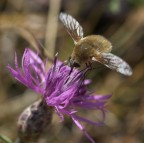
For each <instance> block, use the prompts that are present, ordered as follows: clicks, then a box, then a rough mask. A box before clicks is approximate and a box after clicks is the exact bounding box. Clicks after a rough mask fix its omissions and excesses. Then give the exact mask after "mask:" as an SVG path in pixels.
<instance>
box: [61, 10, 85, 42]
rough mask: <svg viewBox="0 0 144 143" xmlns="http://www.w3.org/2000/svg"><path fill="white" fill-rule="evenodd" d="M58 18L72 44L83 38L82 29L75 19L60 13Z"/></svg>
mask: <svg viewBox="0 0 144 143" xmlns="http://www.w3.org/2000/svg"><path fill="white" fill-rule="evenodd" d="M59 18H60V20H61V22H62V23H63V24H64V26H65V27H66V29H67V31H68V33H69V34H70V36H71V37H72V39H73V40H74V42H77V41H79V40H80V39H81V38H83V28H82V27H81V25H80V24H79V23H78V21H76V19H74V18H73V17H72V16H70V15H68V14H66V13H60V16H59Z"/></svg>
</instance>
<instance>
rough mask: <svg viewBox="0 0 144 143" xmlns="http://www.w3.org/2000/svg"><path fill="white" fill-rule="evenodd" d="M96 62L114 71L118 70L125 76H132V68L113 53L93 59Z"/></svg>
mask: <svg viewBox="0 0 144 143" xmlns="http://www.w3.org/2000/svg"><path fill="white" fill-rule="evenodd" d="M92 60H94V61H98V62H100V63H102V64H104V65H105V66H107V67H108V68H110V69H112V70H116V71H117V72H120V73H122V74H124V75H127V76H131V75H132V69H131V67H130V66H129V65H128V64H127V63H126V62H125V61H124V60H122V59H121V58H120V57H118V56H116V55H113V54H112V53H102V54H101V56H100V57H99V58H94V57H93V58H92Z"/></svg>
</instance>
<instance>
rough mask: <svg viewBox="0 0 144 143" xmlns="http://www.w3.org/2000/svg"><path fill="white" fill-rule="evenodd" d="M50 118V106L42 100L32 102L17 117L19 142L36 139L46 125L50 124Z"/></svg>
mask: <svg viewBox="0 0 144 143" xmlns="http://www.w3.org/2000/svg"><path fill="white" fill-rule="evenodd" d="M51 119H52V108H51V107H49V106H47V104H46V103H45V102H44V101H43V100H39V101H36V102H34V103H33V104H32V105H30V106H29V107H28V108H26V109H25V110H24V111H23V112H22V114H21V115H20V117H19V119H18V123H17V125H18V138H19V143H20V142H23V143H24V142H31V141H37V140H38V138H39V137H40V135H41V133H42V132H43V131H44V129H45V128H46V126H48V125H50V124H51Z"/></svg>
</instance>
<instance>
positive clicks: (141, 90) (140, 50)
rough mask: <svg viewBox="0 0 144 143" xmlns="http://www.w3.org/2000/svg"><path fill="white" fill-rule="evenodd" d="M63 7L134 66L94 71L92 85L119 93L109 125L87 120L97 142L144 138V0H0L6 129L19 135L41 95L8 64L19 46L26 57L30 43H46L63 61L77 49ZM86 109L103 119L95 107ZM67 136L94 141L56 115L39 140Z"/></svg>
mask: <svg viewBox="0 0 144 143" xmlns="http://www.w3.org/2000/svg"><path fill="white" fill-rule="evenodd" d="M61 11H62V12H66V13H69V14H70V15H72V16H73V17H75V18H76V19H77V20H78V21H79V23H80V24H81V25H82V27H83V29H84V34H85V35H91V34H98V35H103V36H105V37H106V38H107V39H109V40H110V41H111V42H112V44H113V50H112V53H114V54H116V55H118V56H120V57H121V58H123V59H124V60H126V61H127V62H128V63H129V64H130V65H131V67H132V69H133V75H132V76H131V77H125V76H123V75H121V74H119V73H117V72H115V71H112V70H110V69H108V68H106V67H104V66H103V65H101V64H98V63H95V67H96V69H95V70H93V71H92V72H91V73H90V74H89V77H88V78H92V79H93V81H92V84H91V86H90V87H89V88H90V90H92V91H96V93H98V94H113V97H112V98H111V100H110V101H109V102H108V104H107V108H108V110H109V112H107V117H106V121H105V126H103V127H93V126H91V125H86V128H87V131H88V133H89V134H90V135H91V136H92V137H93V138H94V140H95V141H96V142H97V143H108V142H109V143H144V0H79V1H78V0H61V1H60V0H0V110H1V111H0V134H1V135H5V136H7V137H9V138H10V139H11V140H13V141H14V140H15V139H16V136H17V131H16V121H17V118H18V116H19V114H20V113H21V112H22V111H23V109H24V108H25V107H27V106H28V105H30V104H31V103H33V102H34V101H35V100H37V99H38V98H39V96H38V95H36V94H35V93H34V92H33V91H31V90H29V89H27V88H26V87H25V86H23V85H21V84H19V83H18V82H17V81H16V80H15V79H14V78H13V77H12V76H11V75H10V73H9V72H8V70H7V69H6V66H7V64H8V63H9V64H11V65H14V51H15V50H16V51H17V53H18V56H19V58H21V56H22V53H23V51H24V48H26V47H31V48H32V49H34V50H38V45H40V43H41V44H42V45H44V46H43V47H45V48H46V51H44V54H45V55H47V56H49V57H51V59H52V58H53V56H54V54H55V53H56V52H58V53H59V59H60V60H62V61H64V60H66V59H67V58H68V57H69V55H70V54H71V52H72V49H73V46H74V44H73V41H72V39H71V38H70V36H69V35H68V33H67V32H66V30H65V29H64V26H63V25H62V24H61V23H60V22H59V20H58V14H59V12H61ZM19 61H20V60H19ZM84 115H85V116H87V117H90V118H92V119H93V120H96V119H97V115H96V113H95V112H84ZM1 142H2V141H0V143H1ZM63 142H66V143H88V142H89V141H88V140H87V139H86V137H85V136H84V135H83V134H82V133H81V132H80V131H79V129H78V128H77V127H76V126H75V125H74V124H73V123H72V121H71V119H69V118H66V119H65V121H64V122H63V123H60V122H59V118H58V117H57V115H54V117H53V122H52V126H51V127H50V128H49V129H48V130H47V131H46V133H45V134H44V135H43V136H42V137H41V139H40V140H39V143H63Z"/></svg>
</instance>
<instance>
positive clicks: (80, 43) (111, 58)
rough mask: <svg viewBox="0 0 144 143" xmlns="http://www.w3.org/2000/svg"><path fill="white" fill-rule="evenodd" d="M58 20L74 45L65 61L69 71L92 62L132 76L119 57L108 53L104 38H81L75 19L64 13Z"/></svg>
mask: <svg viewBox="0 0 144 143" xmlns="http://www.w3.org/2000/svg"><path fill="white" fill-rule="evenodd" d="M59 18H60V20H61V22H62V23H63V24H64V26H65V27H66V30H67V32H68V33H69V35H70V36H71V38H72V39H73V41H74V45H75V46H74V49H73V52H72V54H71V56H70V58H69V59H68V61H67V63H68V65H69V66H70V67H71V71H72V70H73V68H74V67H80V66H81V64H83V63H85V64H86V66H87V67H89V66H91V63H92V62H93V61H97V62H99V63H101V64H104V65H105V66H107V67H108V68H110V69H112V70H116V71H117V72H120V73H122V74H124V75H127V76H130V75H132V70H131V68H130V66H129V65H128V64H127V63H126V62H125V61H124V60H122V59H121V58H120V57H118V56H116V55H114V54H112V53H110V52H111V50H112V44H111V42H110V41H108V40H107V39H106V38H105V37H103V36H100V35H90V36H86V37H83V28H82V27H81V25H80V24H79V23H78V21H76V19H74V18H73V17H72V16H70V15H68V14H66V13H60V16H59Z"/></svg>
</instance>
